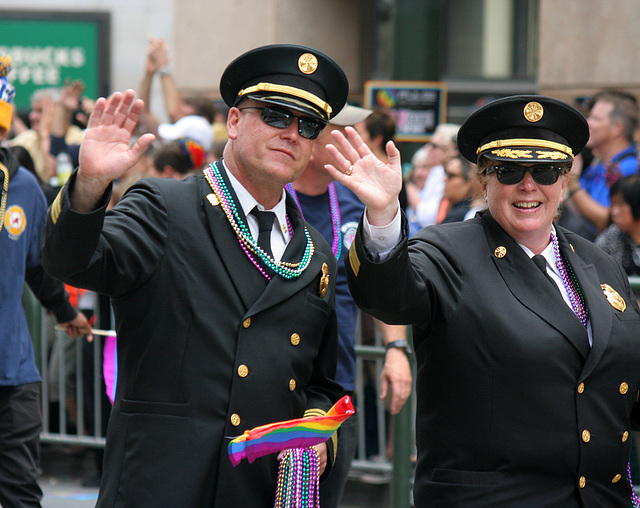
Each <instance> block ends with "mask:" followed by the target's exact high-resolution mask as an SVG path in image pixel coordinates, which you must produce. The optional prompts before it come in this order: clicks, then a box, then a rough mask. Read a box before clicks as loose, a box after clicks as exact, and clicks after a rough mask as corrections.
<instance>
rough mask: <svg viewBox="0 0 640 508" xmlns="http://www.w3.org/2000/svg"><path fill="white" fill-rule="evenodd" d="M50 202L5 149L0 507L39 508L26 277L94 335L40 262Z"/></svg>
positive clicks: (3, 122) (4, 98)
mask: <svg viewBox="0 0 640 508" xmlns="http://www.w3.org/2000/svg"><path fill="white" fill-rule="evenodd" d="M10 69H11V59H10V58H9V57H8V56H7V55H3V54H0V139H2V138H4V136H6V134H7V132H8V131H9V128H10V126H11V104H10V103H11V102H12V100H13V96H14V90H13V87H12V86H11V85H10V84H9V83H8V82H7V81H6V80H5V79H4V77H5V76H6V74H8V72H9V70H10ZM46 213H47V204H46V201H45V197H44V194H43V193H42V191H41V189H40V186H39V184H38V182H37V180H36V177H35V175H33V174H32V173H31V172H29V171H28V170H27V169H25V168H23V167H21V166H20V165H19V164H18V161H17V159H16V158H15V157H14V156H13V154H12V153H11V152H9V150H8V149H7V148H0V252H2V255H1V256H0V274H2V275H0V506H3V507H5V508H17V507H39V506H40V499H41V498H42V490H41V489H40V487H39V485H38V482H37V475H38V469H39V465H38V462H39V439H40V428H41V418H40V383H41V378H40V373H39V372H38V368H37V367H36V363H35V359H34V353H33V344H32V342H31V337H30V336H29V329H28V327H27V320H26V317H25V313H24V309H23V307H22V291H23V287H24V283H25V281H26V283H27V284H28V285H29V287H30V288H31V290H32V291H33V293H34V294H35V296H36V297H37V298H38V299H39V300H40V302H41V303H42V305H43V306H44V307H45V308H46V309H47V310H49V311H50V312H51V313H52V314H53V315H54V316H55V317H56V320H57V321H58V322H59V323H61V324H63V326H64V327H65V328H66V330H67V333H68V334H69V335H71V336H74V337H75V336H79V335H84V334H89V333H91V327H90V325H89V323H88V321H87V319H86V318H85V316H84V315H83V314H82V313H79V312H77V311H76V310H75V309H74V308H73V307H72V306H71V304H70V303H69V299H68V296H69V295H68V294H67V293H66V291H65V289H64V285H63V284H62V282H60V281H57V280H55V279H53V278H52V277H50V276H49V275H47V274H46V273H45V271H44V270H43V269H42V267H41V265H40V232H41V231H42V227H43V226H44V222H45V218H46Z"/></svg>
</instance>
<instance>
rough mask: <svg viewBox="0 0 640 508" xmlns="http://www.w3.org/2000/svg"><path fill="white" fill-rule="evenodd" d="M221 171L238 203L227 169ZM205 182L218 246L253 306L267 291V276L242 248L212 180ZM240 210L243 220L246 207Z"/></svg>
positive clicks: (205, 198) (229, 272) (232, 278)
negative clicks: (265, 289) (211, 183)
mask: <svg viewBox="0 0 640 508" xmlns="http://www.w3.org/2000/svg"><path fill="white" fill-rule="evenodd" d="M220 173H221V174H222V178H223V179H224V181H225V184H226V186H227V188H228V189H229V192H231V195H232V196H233V199H234V200H235V202H237V199H236V196H235V193H234V192H233V188H232V187H231V185H230V183H229V181H228V180H227V178H226V175H225V172H224V171H221V172H220ZM201 185H202V206H203V207H204V210H205V214H206V215H207V219H208V221H209V228H210V231H211V238H212V241H213V244H214V247H215V249H216V250H217V251H218V253H219V254H220V258H221V259H222V263H223V265H224V269H225V270H226V272H227V275H228V278H229V280H230V281H231V283H232V284H233V285H234V287H235V289H236V292H237V293H238V295H239V297H240V298H241V299H242V301H243V303H244V306H245V307H246V308H249V307H251V305H253V303H254V302H255V301H256V300H257V299H258V298H259V297H260V295H261V294H262V293H263V292H264V287H265V282H266V279H265V278H264V276H263V275H262V274H261V273H260V272H259V271H258V269H257V268H256V267H255V266H254V265H253V264H252V263H251V261H249V259H248V258H247V256H246V254H245V253H244V251H243V250H242V248H241V247H240V244H239V242H238V237H237V235H236V233H235V231H234V230H233V228H232V227H231V225H230V224H229V221H228V219H227V216H226V215H225V213H224V210H223V209H222V207H221V206H220V204H219V203H218V200H217V199H216V197H215V194H214V193H213V190H212V189H211V187H210V186H209V184H208V182H207V181H206V180H205V179H203V180H201ZM239 213H240V215H242V219H243V220H245V217H244V214H243V212H242V210H239Z"/></svg>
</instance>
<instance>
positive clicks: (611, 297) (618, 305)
mask: <svg viewBox="0 0 640 508" xmlns="http://www.w3.org/2000/svg"><path fill="white" fill-rule="evenodd" d="M600 287H601V288H602V291H604V296H606V297H607V301H608V302H609V303H610V304H611V306H612V307H613V308H614V309H616V310H619V311H620V312H624V311H625V309H626V308H627V304H626V302H625V301H624V298H622V297H621V296H620V295H619V294H618V292H617V291H616V290H615V289H613V288H612V287H611V286H610V285H609V284H600Z"/></svg>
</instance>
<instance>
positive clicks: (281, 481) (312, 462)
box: [273, 447, 320, 508]
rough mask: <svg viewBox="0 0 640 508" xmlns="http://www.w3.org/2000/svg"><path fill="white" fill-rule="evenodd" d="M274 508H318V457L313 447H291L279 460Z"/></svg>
mask: <svg viewBox="0 0 640 508" xmlns="http://www.w3.org/2000/svg"><path fill="white" fill-rule="evenodd" d="M273 506H274V508H320V457H319V456H318V452H317V450H316V449H315V448H313V447H309V448H292V449H290V450H287V451H286V452H285V454H284V457H283V458H282V460H281V461H280V469H279V471H278V486H277V488H276V500H275V503H274V505H273Z"/></svg>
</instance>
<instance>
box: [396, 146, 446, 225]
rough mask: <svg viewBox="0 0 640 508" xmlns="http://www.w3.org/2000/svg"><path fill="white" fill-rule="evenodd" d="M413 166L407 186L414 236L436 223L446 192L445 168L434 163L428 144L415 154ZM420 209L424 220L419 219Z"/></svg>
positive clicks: (410, 223) (410, 222)
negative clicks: (443, 195) (441, 201)
mask: <svg viewBox="0 0 640 508" xmlns="http://www.w3.org/2000/svg"><path fill="white" fill-rule="evenodd" d="M411 166H412V169H411V172H410V174H409V178H408V180H407V181H406V183H405V188H406V190H407V203H408V206H407V210H406V213H407V217H408V218H409V227H410V228H411V232H410V235H411V236H413V235H414V234H416V233H417V232H418V231H420V230H421V229H422V228H423V227H425V226H428V225H430V224H435V220H436V215H437V212H438V207H439V206H440V200H441V199H442V194H443V193H444V168H443V167H442V165H440V164H437V165H435V166H434V165H433V163H432V156H431V148H430V147H429V145H428V144H427V145H424V146H423V147H422V148H420V149H418V151H417V152H416V153H415V154H413V157H412V158H411ZM429 210H430V211H429ZM418 211H420V213H421V215H422V221H420V220H419V219H418ZM429 217H431V218H429Z"/></svg>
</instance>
